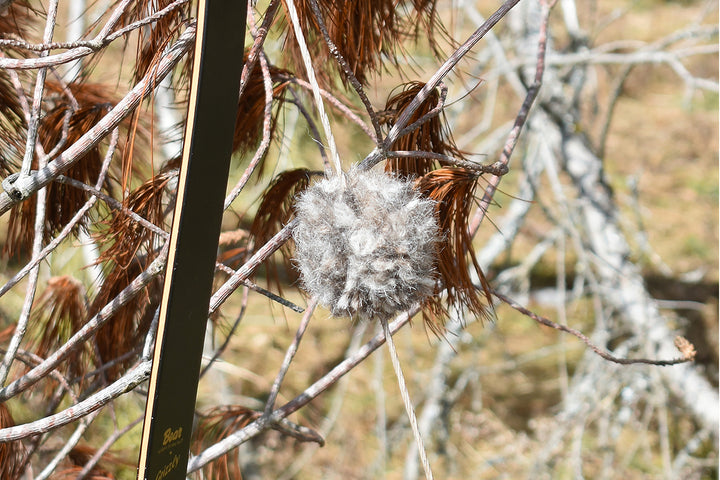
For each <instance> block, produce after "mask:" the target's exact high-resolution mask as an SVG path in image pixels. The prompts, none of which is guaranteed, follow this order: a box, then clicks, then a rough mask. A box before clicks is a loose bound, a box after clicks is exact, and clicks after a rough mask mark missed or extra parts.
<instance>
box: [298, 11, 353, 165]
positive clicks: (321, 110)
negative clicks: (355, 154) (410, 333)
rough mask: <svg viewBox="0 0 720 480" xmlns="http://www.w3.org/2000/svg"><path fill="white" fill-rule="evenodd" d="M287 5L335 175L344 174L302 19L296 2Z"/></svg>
mask: <svg viewBox="0 0 720 480" xmlns="http://www.w3.org/2000/svg"><path fill="white" fill-rule="evenodd" d="M285 5H286V6H287V11H288V14H290V20H291V23H292V26H293V30H294V32H295V40H296V41H297V43H298V46H299V47H300V53H301V55H302V59H303V63H304V64H305V70H306V73H307V76H308V80H309V81H310V85H312V92H313V98H314V99H315V108H317V111H318V115H319V116H320V123H321V124H322V126H323V130H324V131H325V140H326V141H327V142H328V149H329V150H330V158H331V159H332V164H333V166H334V167H335V173H336V174H340V173H341V172H342V164H341V163H340V157H339V155H338V151H337V146H336V145H335V137H334V136H333V133H332V129H331V128H330V120H329V119H328V116H327V113H325V106H324V104H323V100H322V95H321V94H320V86H319V85H318V83H317V79H316V78H315V69H314V68H313V65H312V60H311V58H310V51H309V50H308V47H307V44H306V43H305V34H304V33H303V31H302V27H301V26H300V19H299V18H298V14H297V10H296V9H295V2H294V1H293V0H286V2H285Z"/></svg>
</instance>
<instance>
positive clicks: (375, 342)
mask: <svg viewBox="0 0 720 480" xmlns="http://www.w3.org/2000/svg"><path fill="white" fill-rule="evenodd" d="M418 311H419V307H416V308H414V309H412V310H410V311H409V312H405V313H402V314H400V315H399V316H398V317H397V318H396V319H395V320H394V321H393V322H392V323H391V324H390V325H389V329H390V332H391V333H392V334H394V333H395V332H397V331H398V330H400V329H401V328H402V327H403V326H404V325H406V324H407V323H408V322H410V319H411V318H412V316H413V315H415V314H416V313H417V312H418ZM383 343H385V335H384V334H383V333H380V334H378V335H376V336H375V337H373V338H372V339H371V340H370V341H369V342H367V343H366V344H365V345H363V346H362V347H360V348H359V349H358V350H357V351H356V352H355V353H353V354H352V355H350V356H348V357H347V358H345V360H343V361H342V362H340V363H339V364H337V365H336V366H335V368H333V369H332V370H330V371H329V372H328V373H327V374H325V375H324V376H323V377H321V378H320V379H318V380H317V381H316V382H315V383H313V384H312V385H310V386H309V387H308V388H306V389H305V391H304V392H303V393H301V394H300V395H298V396H297V397H295V398H294V399H292V400H291V401H289V402H288V403H286V404H285V405H283V406H282V407H280V408H278V409H276V410H275V411H273V412H272V414H271V415H269V416H266V415H263V416H262V417H260V418H258V419H256V420H255V421H253V422H252V423H250V424H248V425H247V426H246V427H244V428H242V429H241V430H238V431H237V432H234V433H232V434H230V435H228V436H227V437H225V438H224V439H222V440H221V441H219V442H218V443H216V444H215V445H212V446H210V447H208V448H207V449H205V450H204V451H202V452H200V453H199V454H198V455H197V456H194V457H191V458H190V460H189V461H188V469H187V471H188V473H190V472H194V471H196V470H198V469H200V468H202V467H203V466H204V465H206V464H207V463H209V462H211V461H213V460H215V459H216V458H218V457H220V456H222V455H224V454H225V453H227V452H229V451H230V450H232V449H233V448H235V447H237V446H238V445H241V444H242V443H245V442H246V441H248V440H249V439H251V438H253V437H255V436H257V435H259V434H260V433H262V432H263V431H265V430H266V429H267V428H269V427H270V425H272V424H273V423H275V422H278V421H279V420H280V419H283V418H285V417H287V416H289V415H291V414H293V413H295V412H296V411H298V410H299V409H301V408H302V407H304V406H305V405H307V404H308V403H310V402H311V401H312V400H313V399H315V398H316V397H317V396H318V395H320V394H321V393H322V392H324V391H325V390H327V389H328V388H330V387H331V386H332V385H334V384H336V383H337V382H338V381H339V380H340V378H342V377H343V376H344V375H345V374H347V373H348V372H350V371H351V370H352V369H353V368H355V367H356V366H358V365H359V364H360V363H362V362H363V361H364V360H365V359H366V358H367V357H369V356H370V354H371V353H372V352H374V351H375V350H377V349H378V348H380V346H382V344H383Z"/></svg>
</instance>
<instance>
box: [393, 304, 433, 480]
mask: <svg viewBox="0 0 720 480" xmlns="http://www.w3.org/2000/svg"><path fill="white" fill-rule="evenodd" d="M380 323H381V324H382V328H383V333H384V335H385V341H386V342H387V346H388V351H389V352H390V360H391V362H392V365H393V369H394V370H395V375H396V376H397V380H398V384H399V386H400V396H401V397H402V400H403V405H404V406H405V412H407V415H408V419H409V420H410V428H411V429H412V432H413V436H414V437H415V443H416V444H417V448H418V454H419V455H420V463H422V466H423V470H424V471H425V478H426V479H427V480H432V478H433V474H432V469H431V468H430V461H429V460H428V458H427V452H426V451H425V445H423V439H422V435H421V434H420V429H419V428H418V423H417V417H416V416H415V409H414V408H413V404H412V400H411V399H410V394H409V393H408V390H407V384H406V383H405V376H404V375H403V371H402V367H401V366H400V357H399V356H398V353H397V349H396V348H395V342H394V341H393V338H392V334H391V333H390V328H389V327H388V322H387V320H386V319H382V318H381V319H380Z"/></svg>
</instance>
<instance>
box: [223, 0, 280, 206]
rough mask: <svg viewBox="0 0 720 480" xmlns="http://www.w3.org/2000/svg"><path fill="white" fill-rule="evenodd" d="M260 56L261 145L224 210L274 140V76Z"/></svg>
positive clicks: (249, 14)
mask: <svg viewBox="0 0 720 480" xmlns="http://www.w3.org/2000/svg"><path fill="white" fill-rule="evenodd" d="M248 19H249V20H250V21H252V22H253V24H254V19H253V17H252V9H248ZM259 58H260V68H261V70H262V76H263V86H264V88H265V110H264V112H263V131H262V140H261V141H260V145H259V146H258V148H257V150H255V154H254V155H253V158H252V160H250V163H249V164H248V166H247V168H246V169H245V172H244V173H243V175H242V177H241V178H240V180H239V181H238V183H237V185H235V186H234V187H233V189H232V190H231V191H230V193H229V194H228V195H227V197H226V198H225V204H224V206H223V209H224V210H227V209H228V208H229V207H230V205H231V204H232V202H234V201H235V199H236V198H237V197H238V195H240V192H242V190H243V188H245V185H246V184H247V182H248V180H250V176H251V175H252V174H253V172H254V171H255V168H257V166H258V165H259V164H260V162H261V161H262V159H263V158H265V154H266V153H267V149H268V148H269V147H270V141H271V140H272V137H271V134H270V130H271V126H272V105H273V86H272V78H271V77H270V70H269V68H268V62H267V58H265V55H264V54H263V53H262V52H260V55H259Z"/></svg>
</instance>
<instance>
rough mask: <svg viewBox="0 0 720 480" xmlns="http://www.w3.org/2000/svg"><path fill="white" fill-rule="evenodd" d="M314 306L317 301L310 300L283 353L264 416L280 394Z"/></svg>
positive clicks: (273, 406) (272, 407) (314, 299)
mask: <svg viewBox="0 0 720 480" xmlns="http://www.w3.org/2000/svg"><path fill="white" fill-rule="evenodd" d="M316 306H317V299H316V298H312V299H310V302H309V303H308V306H307V309H306V310H305V314H304V315H303V317H302V320H301V321H300V326H299V327H298V329H297V332H295V338H293V341H292V343H291V344H290V346H289V347H288V349H287V351H286V352H285V358H284V359H283V363H282V365H281V366H280V370H278V374H277V376H276V377H275V381H274V382H273V384H272V387H270V394H269V395H268V399H267V402H266V403H265V413H264V415H270V414H271V413H272V411H273V409H274V408H275V400H276V399H277V396H278V393H279V392H280V385H281V384H282V381H283V379H284V378H285V374H286V373H287V371H288V369H289V368H290V363H291V362H292V361H293V358H295V354H296V353H297V350H298V347H299V346H300V340H302V337H303V335H304V334H305V330H306V329H307V327H308V325H309V324H310V318H312V314H313V312H314V311H315V307H316Z"/></svg>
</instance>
